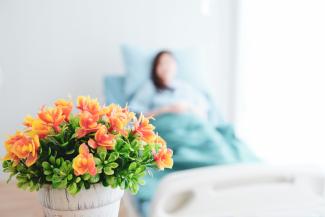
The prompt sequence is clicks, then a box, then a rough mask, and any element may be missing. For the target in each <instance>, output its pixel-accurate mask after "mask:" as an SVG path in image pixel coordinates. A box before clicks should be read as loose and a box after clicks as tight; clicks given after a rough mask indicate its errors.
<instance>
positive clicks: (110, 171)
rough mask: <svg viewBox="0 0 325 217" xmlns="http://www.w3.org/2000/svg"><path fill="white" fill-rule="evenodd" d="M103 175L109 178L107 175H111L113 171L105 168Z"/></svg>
mask: <svg viewBox="0 0 325 217" xmlns="http://www.w3.org/2000/svg"><path fill="white" fill-rule="evenodd" d="M104 173H105V174H106V175H108V176H109V175H113V174H114V171H113V170H112V169H111V168H110V167H105V168H104Z"/></svg>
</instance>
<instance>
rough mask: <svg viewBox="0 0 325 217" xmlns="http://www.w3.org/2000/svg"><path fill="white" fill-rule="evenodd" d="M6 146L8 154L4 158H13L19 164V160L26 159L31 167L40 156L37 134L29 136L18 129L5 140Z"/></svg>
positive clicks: (27, 164) (14, 162) (15, 163)
mask: <svg viewBox="0 0 325 217" xmlns="http://www.w3.org/2000/svg"><path fill="white" fill-rule="evenodd" d="M5 147H6V150H7V155H6V156H5V158H4V160H12V161H13V164H14V165H17V164H18V163H19V160H22V159H26V162H25V163H26V166H28V167H30V166H31V165H33V164H34V163H35V162H36V160H37V158H38V150H39V147H40V143H39V138H38V136H37V135H34V136H33V137H29V136H27V135H25V134H23V133H21V132H19V131H18V132H17V133H16V134H15V135H13V136H11V137H10V138H9V139H8V140H7V141H5Z"/></svg>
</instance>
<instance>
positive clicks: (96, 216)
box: [38, 184, 124, 217]
mask: <svg viewBox="0 0 325 217" xmlns="http://www.w3.org/2000/svg"><path fill="white" fill-rule="evenodd" d="M123 192H124V191H123V190H121V189H119V188H116V189H112V188H110V187H104V186H103V185H102V184H96V185H92V186H91V187H90V189H88V190H82V191H80V192H79V193H78V194H77V195H75V196H71V195H70V194H69V193H68V192H67V190H66V189H60V190H58V189H53V188H52V187H51V186H49V185H47V186H43V187H42V188H41V189H40V191H39V193H38V197H39V201H40V203H41V205H42V206H43V211H44V216H45V217H118V211H119V207H120V201H121V198H122V196H123Z"/></svg>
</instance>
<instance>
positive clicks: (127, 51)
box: [122, 45, 208, 99]
mask: <svg viewBox="0 0 325 217" xmlns="http://www.w3.org/2000/svg"><path fill="white" fill-rule="evenodd" d="M160 50H161V49H147V48H141V47H137V46H131V45H122V55H123V60H124V66H125V71H126V76H125V88H124V90H125V95H126V98H127V99H130V98H132V96H133V95H134V93H135V92H136V91H137V89H138V88H139V87H140V86H141V85H142V84H143V83H144V82H146V81H147V80H149V79H150V71H151V64H152V61H153V58H154V57H155V55H156V54H157V53H158V52H159V51H160ZM171 51H172V52H173V54H174V55H175V58H176V60H177V63H178V73H177V76H178V78H180V79H183V80H185V81H187V82H189V83H191V84H192V85H194V86H196V87H198V88H205V87H206V85H207V81H208V80H207V79H206V78H207V76H206V71H205V70H204V69H203V66H202V65H203V64H201V61H202V55H201V52H200V50H199V49H196V48H184V49H172V50H171Z"/></svg>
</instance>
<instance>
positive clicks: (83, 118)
mask: <svg viewBox="0 0 325 217" xmlns="http://www.w3.org/2000/svg"><path fill="white" fill-rule="evenodd" d="M79 117H80V120H79V125H80V128H79V129H78V130H77V137H78V138H81V137H84V136H85V135H87V134H88V133H91V132H96V131H97V129H98V127H99V124H98V123H97V122H98V120H99V116H98V115H92V114H91V113H90V112H87V111H84V112H81V113H80V115H79Z"/></svg>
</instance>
